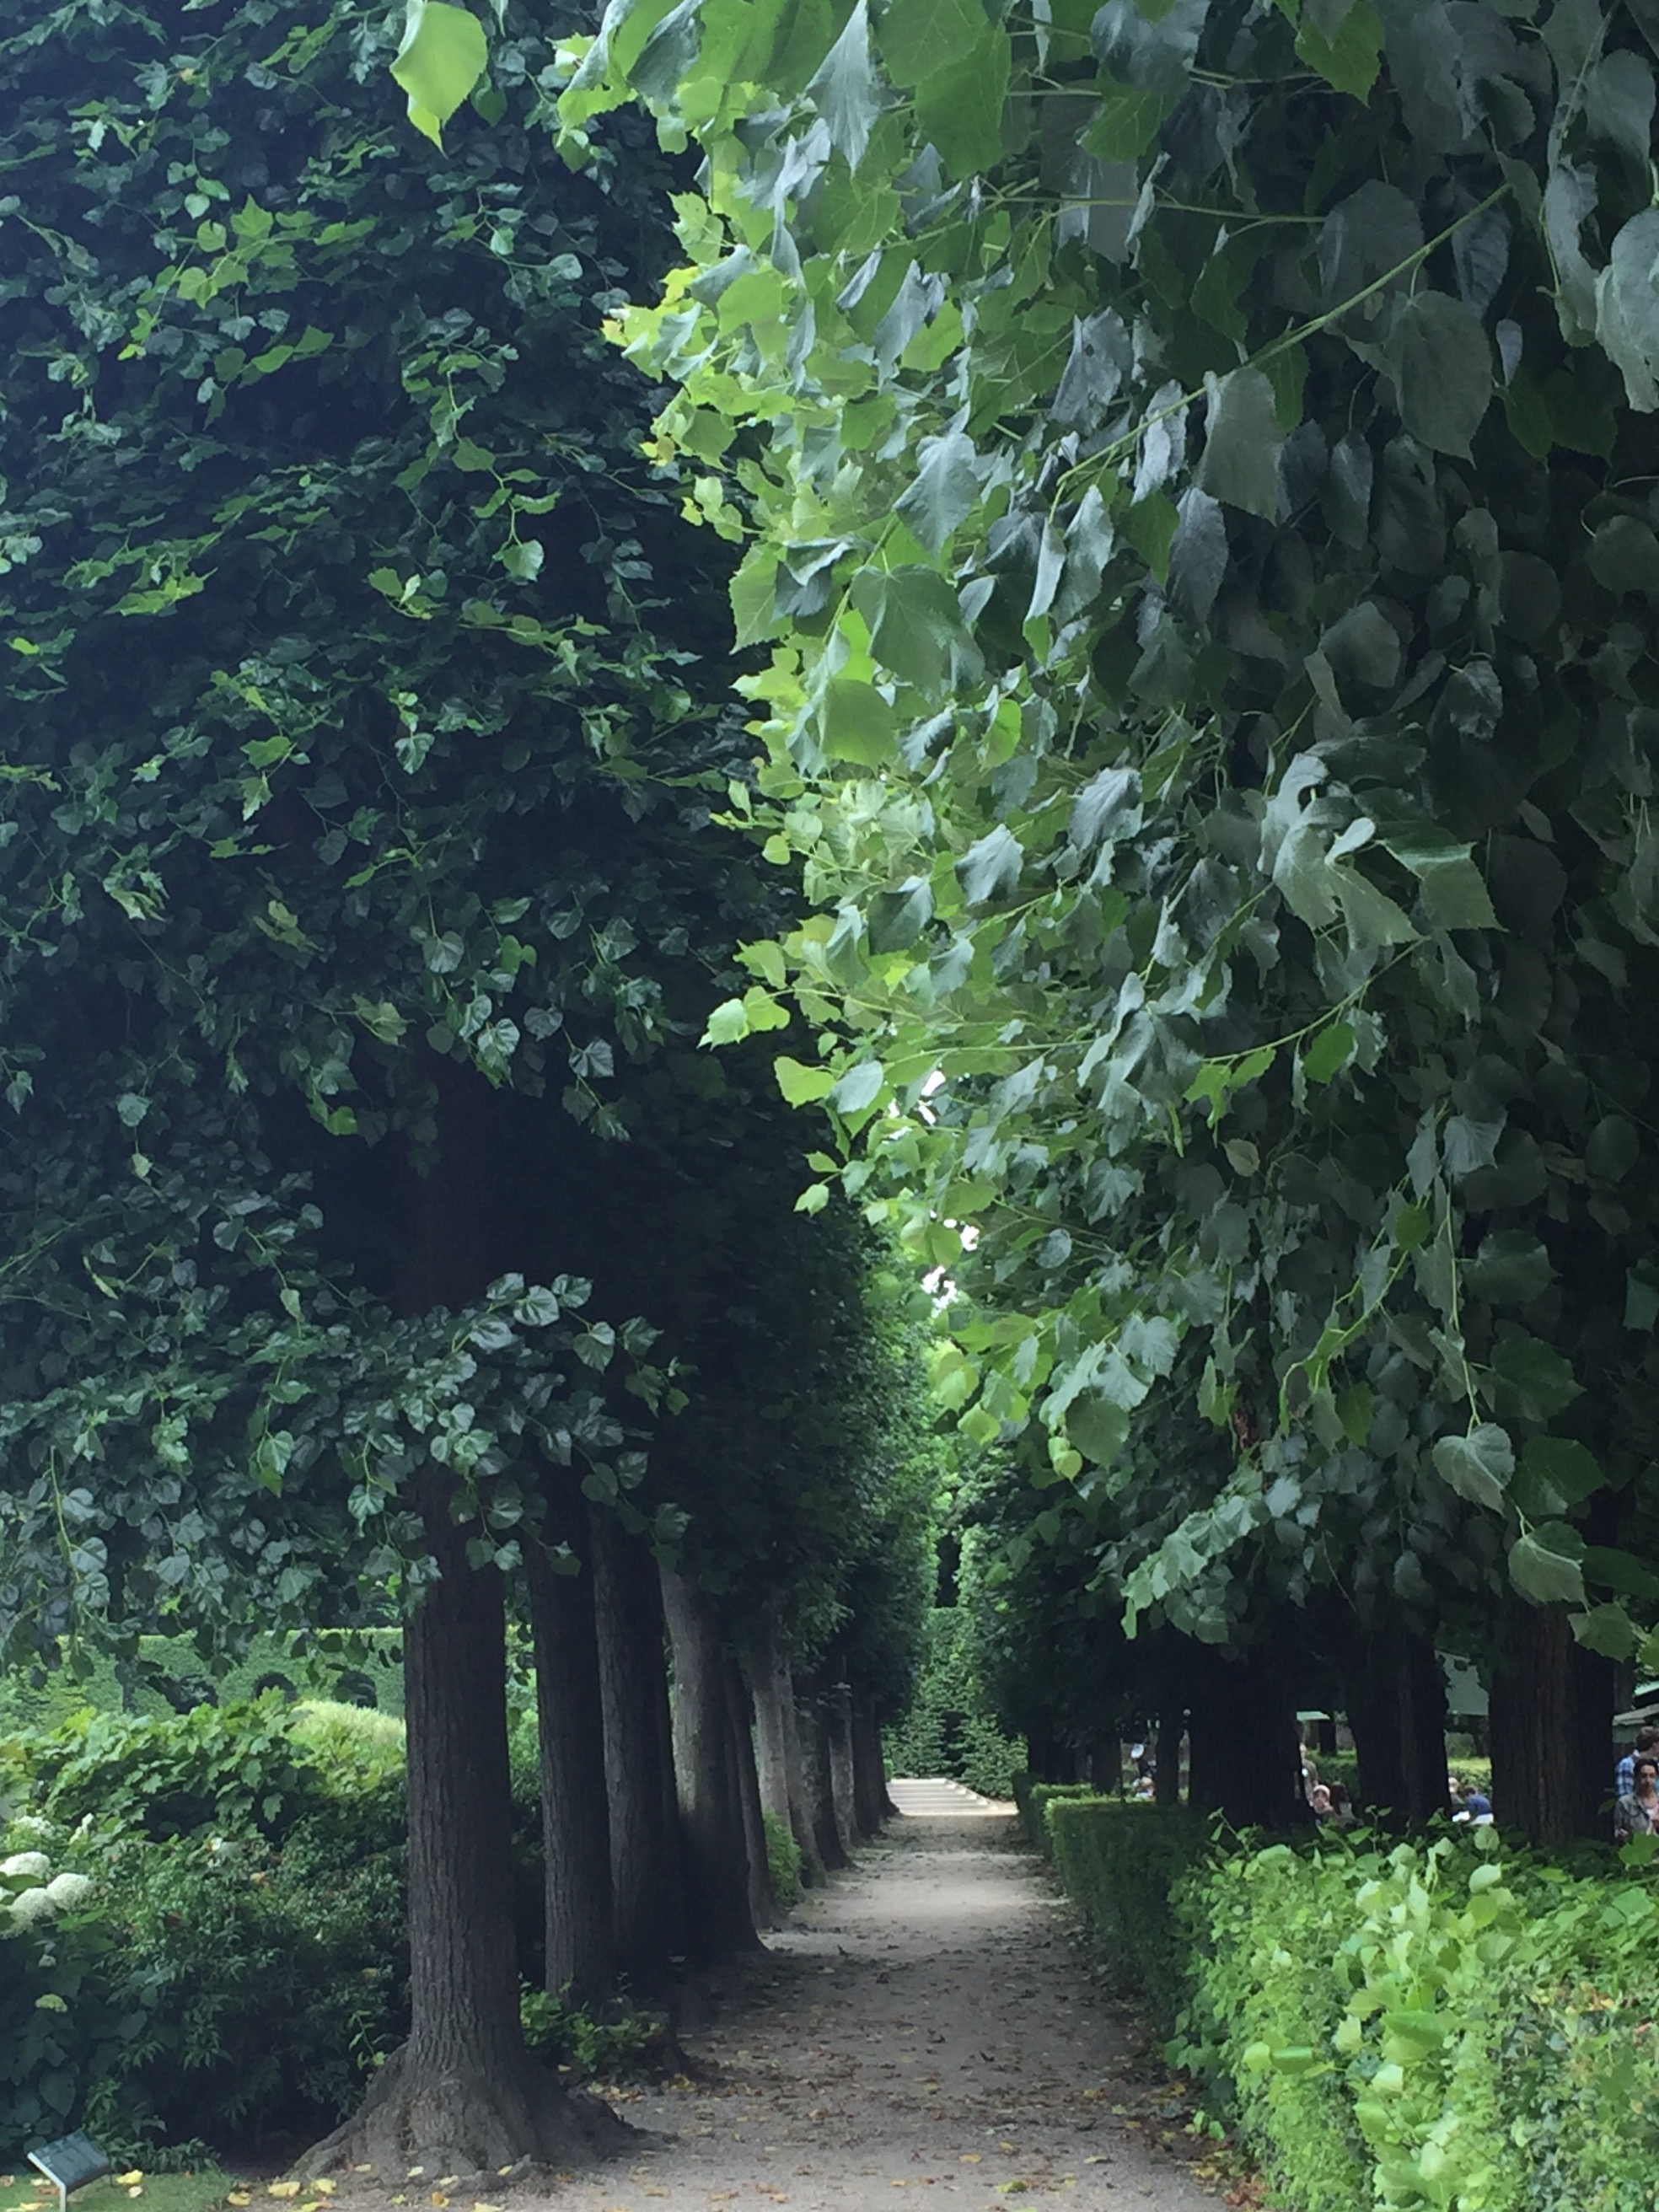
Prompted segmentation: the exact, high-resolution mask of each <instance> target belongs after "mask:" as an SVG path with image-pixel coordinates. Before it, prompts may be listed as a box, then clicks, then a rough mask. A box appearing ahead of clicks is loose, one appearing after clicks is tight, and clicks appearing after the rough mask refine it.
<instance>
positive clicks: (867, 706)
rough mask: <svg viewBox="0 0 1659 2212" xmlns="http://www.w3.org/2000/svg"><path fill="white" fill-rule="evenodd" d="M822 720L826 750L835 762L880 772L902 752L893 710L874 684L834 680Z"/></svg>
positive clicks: (825, 697)
mask: <svg viewBox="0 0 1659 2212" xmlns="http://www.w3.org/2000/svg"><path fill="white" fill-rule="evenodd" d="M820 716H821V723H822V727H823V750H825V752H827V753H828V754H829V757H830V759H831V760H845V761H853V762H855V763H857V764H858V765H859V766H860V767H861V768H879V767H881V766H882V765H883V764H884V763H886V762H888V761H890V760H891V759H893V757H895V755H896V751H897V750H898V726H897V724H896V721H895V720H894V719H893V710H892V708H890V706H889V705H888V703H887V702H886V701H885V699H884V698H883V697H882V696H881V694H880V692H879V691H878V690H877V689H876V687H875V685H874V684H860V683H859V682H857V681H856V680H855V679H854V678H851V677H846V676H836V677H832V678H831V679H830V681H829V683H828V684H826V685H825V686H824V692H823V707H822V708H821V709H820Z"/></svg>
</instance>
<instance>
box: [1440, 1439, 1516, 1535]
mask: <svg viewBox="0 0 1659 2212" xmlns="http://www.w3.org/2000/svg"><path fill="white" fill-rule="evenodd" d="M1434 1464H1435V1469H1436V1472H1437V1474H1439V1476H1440V1477H1441V1479H1442V1480H1443V1481H1445V1482H1448V1483H1449V1484H1450V1485H1451V1486H1452V1488H1453V1489H1454V1490H1455V1492H1457V1494H1458V1496H1459V1497H1460V1498H1468V1499H1470V1500H1471V1501H1472V1503H1474V1504H1476V1505H1486V1506H1489V1507H1490V1508H1491V1509H1492V1511H1493V1512H1494V1513H1501V1512H1502V1511H1503V1510H1504V1500H1505V1497H1506V1494H1507V1488H1508V1484H1509V1480H1510V1476H1511V1475H1512V1474H1514V1472H1515V1449H1514V1447H1513V1445H1512V1444H1511V1443H1510V1438H1509V1431H1507V1430H1506V1429H1500V1428H1499V1427H1498V1425H1497V1424H1496V1422H1493V1421H1482V1422H1481V1423H1480V1425H1479V1426H1478V1427H1476V1428H1473V1429H1471V1430H1470V1431H1469V1432H1468V1436H1466V1437H1441V1438H1440V1440H1439V1442H1438V1443H1437V1444H1436V1445H1435V1448H1434Z"/></svg>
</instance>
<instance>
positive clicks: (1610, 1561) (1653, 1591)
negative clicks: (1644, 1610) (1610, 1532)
mask: <svg viewBox="0 0 1659 2212" xmlns="http://www.w3.org/2000/svg"><path fill="white" fill-rule="evenodd" d="M1583 1566H1584V1579H1585V1581H1586V1582H1592V1583H1601V1587H1602V1588H1603V1589H1614V1590H1618V1591H1619V1592H1620V1595H1622V1596H1625V1597H1633V1598H1639V1599H1640V1600H1641V1601H1642V1602H1643V1603H1644V1604H1645V1605H1651V1604H1652V1603H1653V1601H1654V1600H1655V1599H1656V1598H1659V1575H1656V1574H1655V1573H1654V1571H1653V1570H1652V1568H1651V1567H1649V1566H1644V1565H1643V1563H1642V1561H1641V1560H1640V1559H1635V1558H1633V1557H1632V1554H1631V1553H1629V1552H1621V1551H1620V1550H1618V1549H1617V1548H1616V1547H1614V1546H1613V1545H1611V1544H1590V1545H1588V1546H1586V1547H1585V1551H1584V1559H1583Z"/></svg>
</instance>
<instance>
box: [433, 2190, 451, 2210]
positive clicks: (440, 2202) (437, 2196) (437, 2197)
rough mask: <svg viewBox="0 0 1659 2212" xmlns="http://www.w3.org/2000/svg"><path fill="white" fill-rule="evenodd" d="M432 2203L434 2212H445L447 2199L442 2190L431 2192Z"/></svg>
mask: <svg viewBox="0 0 1659 2212" xmlns="http://www.w3.org/2000/svg"><path fill="white" fill-rule="evenodd" d="M432 2202H433V2204H434V2205H435V2208H436V2212H447V2207H448V2204H449V2198H448V2197H447V2194H446V2193H445V2191H443V2190H441V2189H435V2190H434V2191H433V2192H432Z"/></svg>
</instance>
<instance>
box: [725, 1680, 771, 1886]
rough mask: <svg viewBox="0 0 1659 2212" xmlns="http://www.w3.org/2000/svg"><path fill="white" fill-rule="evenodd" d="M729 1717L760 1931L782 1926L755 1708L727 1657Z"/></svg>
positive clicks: (734, 1773) (731, 1748)
mask: <svg viewBox="0 0 1659 2212" xmlns="http://www.w3.org/2000/svg"><path fill="white" fill-rule="evenodd" d="M725 1671H726V1726H727V1730H728V1735H729V1748H730V1754H731V1759H732V1779H733V1781H734V1782H735V1783H736V1784H737V1791H738V1812H739V1814H741V1816H742V1820H743V1840H744V1850H745V1852H746V1853H747V1856H748V1860H749V1917H750V1919H751V1920H752V1921H753V1922H754V1923H755V1925H756V1927H757V1928H777V1927H780V1926H781V1924H782V1916H781V1914H780V1912H779V1911H778V1905H777V1900H776V1899H775V1897H774V1896H773V1894H772V1876H771V1872H770V1868H769V1862H768V1858H767V1850H766V1823H765V1820H763V1817H762V1808H761V1793H760V1775H759V1772H758V1771H757V1767H756V1765H755V1734H754V1719H755V1714H754V1706H753V1704H752V1702H751V1700H750V1695H749V1685H748V1684H747V1683H746V1682H745V1681H744V1679H743V1669H742V1668H740V1667H739V1666H738V1662H737V1661H736V1660H735V1659H734V1658H732V1657H731V1656H729V1655H728V1656H727V1658H726V1670H725Z"/></svg>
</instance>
